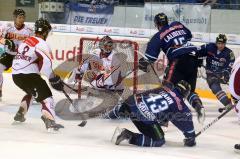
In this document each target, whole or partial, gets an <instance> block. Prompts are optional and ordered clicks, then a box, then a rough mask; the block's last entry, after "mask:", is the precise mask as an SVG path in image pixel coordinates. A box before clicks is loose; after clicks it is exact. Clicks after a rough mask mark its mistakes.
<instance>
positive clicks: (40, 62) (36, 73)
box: [12, 18, 63, 130]
mask: <svg viewBox="0 0 240 159" xmlns="http://www.w3.org/2000/svg"><path fill="white" fill-rule="evenodd" d="M50 31H51V25H50V24H49V22H48V21H47V20H45V19H42V18H40V19H38V20H37V21H36V22H35V36H32V37H29V38H27V39H26V40H25V41H24V42H23V43H22V44H20V46H19V48H18V53H17V55H16V56H15V58H14V60H13V65H12V68H13V72H12V74H13V75H12V77H13V81H14V83H15V84H16V85H17V86H18V87H19V88H21V89H22V90H23V91H24V92H25V93H26V95H25V96H24V97H23V99H22V102H21V105H20V108H19V110H18V112H17V114H16V115H15V117H14V120H15V121H19V122H24V121H25V120H26V119H25V117H24V116H25V114H26V113H27V111H28V108H29V106H30V99H31V98H32V97H34V98H35V99H36V101H37V102H40V103H41V104H42V110H41V111H42V116H41V119H42V120H43V121H44V123H45V125H46V128H47V130H52V129H53V130H58V129H59V128H63V126H62V125H60V124H56V122H55V112H54V101H53V98H52V92H51V90H50V88H49V87H48V85H47V83H46V82H45V80H43V79H42V77H41V76H40V73H42V74H44V75H46V76H47V78H48V79H49V82H50V83H51V85H52V87H53V88H55V89H56V90H59V91H62V90H63V83H62V81H61V79H60V77H59V76H57V75H54V73H53V70H52V62H51V59H50V58H49V55H50V53H51V49H50V47H49V46H48V44H47V43H46V38H47V36H48V33H49V32H50Z"/></svg>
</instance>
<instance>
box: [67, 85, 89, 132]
mask: <svg viewBox="0 0 240 159" xmlns="http://www.w3.org/2000/svg"><path fill="white" fill-rule="evenodd" d="M63 93H64V95H65V96H66V97H67V99H68V101H69V102H70V103H71V105H72V106H73V107H74V109H75V111H77V112H78V109H77V108H76V106H75V105H74V103H73V100H72V99H71V98H70V97H69V95H68V94H67V92H66V91H65V90H63ZM86 124H87V121H86V120H83V121H82V122H81V123H80V124H78V126H80V127H84V126H85V125H86Z"/></svg>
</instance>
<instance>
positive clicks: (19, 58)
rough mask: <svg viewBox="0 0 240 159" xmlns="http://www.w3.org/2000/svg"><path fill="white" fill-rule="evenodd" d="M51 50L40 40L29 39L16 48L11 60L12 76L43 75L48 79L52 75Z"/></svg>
mask: <svg viewBox="0 0 240 159" xmlns="http://www.w3.org/2000/svg"><path fill="white" fill-rule="evenodd" d="M50 54H51V49H50V47H49V46H48V44H47V43H46V41H44V40H43V39H41V38H38V37H34V36H32V37H29V38H27V39H26V40H25V41H24V42H23V43H22V44H20V46H19V48H18V53H17V55H16V56H15V58H14V60H13V65H12V68H13V71H12V74H20V73H22V74H30V73H36V74H43V75H45V76H47V78H48V79H49V78H50V76H51V75H53V70H52V61H51V59H50Z"/></svg>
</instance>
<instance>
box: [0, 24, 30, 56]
mask: <svg viewBox="0 0 240 159" xmlns="http://www.w3.org/2000/svg"><path fill="white" fill-rule="evenodd" d="M32 35H33V30H32V29H30V28H29V27H27V26H26V25H24V26H23V27H22V28H21V29H17V28H16V27H15V26H1V27H0V38H1V37H2V38H6V39H10V40H13V42H14V44H15V48H16V51H9V50H6V51H7V53H9V54H11V55H16V54H17V48H18V47H19V45H20V44H21V43H22V42H23V40H25V39H26V38H28V37H30V36H32ZM0 47H1V48H2V49H4V50H5V49H6V48H4V45H1V46H0Z"/></svg>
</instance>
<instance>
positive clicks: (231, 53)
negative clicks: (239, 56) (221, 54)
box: [230, 52, 235, 60]
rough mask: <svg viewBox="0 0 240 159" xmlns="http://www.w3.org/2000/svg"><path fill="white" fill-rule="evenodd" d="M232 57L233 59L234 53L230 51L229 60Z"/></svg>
mask: <svg viewBox="0 0 240 159" xmlns="http://www.w3.org/2000/svg"><path fill="white" fill-rule="evenodd" d="M234 59H235V56H234V53H233V52H230V60H234Z"/></svg>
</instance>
